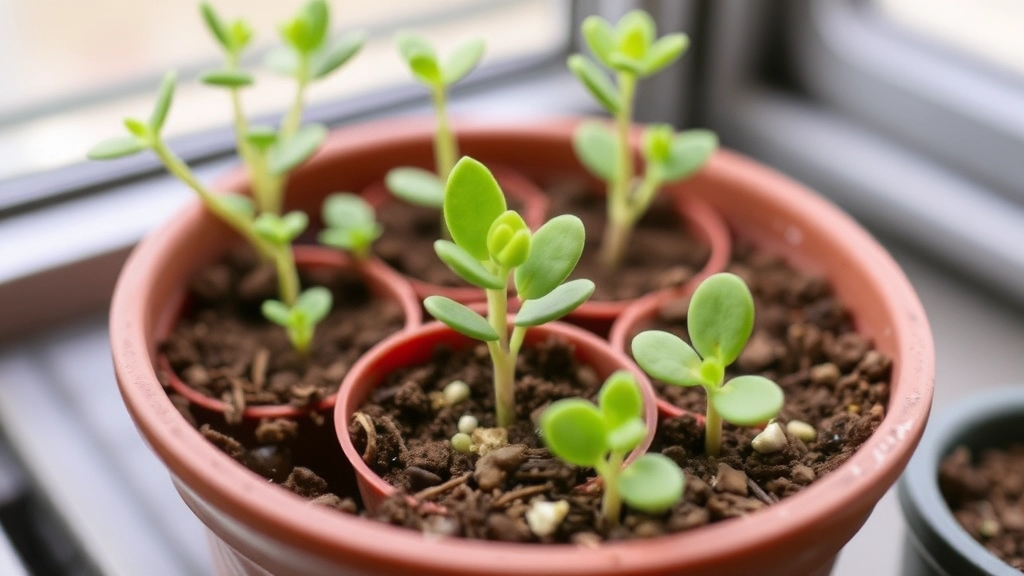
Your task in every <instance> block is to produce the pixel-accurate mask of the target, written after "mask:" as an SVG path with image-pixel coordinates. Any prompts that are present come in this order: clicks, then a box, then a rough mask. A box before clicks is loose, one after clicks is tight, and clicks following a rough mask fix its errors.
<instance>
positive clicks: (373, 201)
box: [362, 165, 549, 304]
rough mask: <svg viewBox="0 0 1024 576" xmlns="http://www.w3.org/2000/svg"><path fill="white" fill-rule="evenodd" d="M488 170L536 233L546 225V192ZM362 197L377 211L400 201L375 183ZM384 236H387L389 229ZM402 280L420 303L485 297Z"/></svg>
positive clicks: (514, 175)
mask: <svg viewBox="0 0 1024 576" xmlns="http://www.w3.org/2000/svg"><path fill="white" fill-rule="evenodd" d="M488 168H489V169H490V170H491V172H492V173H493V174H494V177H495V178H496V179H497V180H498V184H499V185H501V189H502V190H503V191H504V192H505V197H506V198H508V199H509V200H512V199H515V200H516V201H518V203H519V204H520V206H521V207H520V209H519V213H520V215H521V216H522V217H523V220H525V221H526V224H527V226H529V227H530V228H531V229H533V230H536V229H537V228H539V227H540V226H541V225H542V224H544V221H545V219H546V216H547V213H548V204H549V202H548V197H547V196H546V195H545V194H544V192H542V191H541V190H540V189H539V188H537V186H536V185H535V184H534V183H533V182H531V181H530V180H528V179H527V178H525V177H523V175H521V174H519V173H518V172H516V171H515V170H511V169H509V168H506V167H504V166H493V165H492V166H489V167H488ZM362 195H363V197H364V198H366V201H367V202H369V203H370V205H372V206H373V207H374V208H375V209H377V210H378V211H380V210H387V209H388V208H387V207H388V206H389V205H392V204H393V203H397V202H401V200H398V199H397V198H395V197H394V196H393V195H392V194H391V192H389V191H388V189H387V188H386V187H385V186H384V183H383V182H376V183H374V184H373V185H372V186H370V187H369V188H367V189H366V190H365V191H364V192H363V194H362ZM384 233H385V234H387V230H385V231H384ZM403 278H405V280H406V281H407V282H408V283H409V284H410V285H411V286H412V288H413V290H414V291H415V292H416V296H418V297H419V298H420V300H422V299H424V298H426V297H427V296H433V295H435V294H436V295H439V296H446V297H448V298H451V299H452V300H455V301H456V302H461V303H463V304H472V303H474V302H482V301H483V300H484V299H485V298H486V296H485V294H484V291H483V290H482V289H480V288H476V287H473V286H468V285H466V286H440V285H437V284H431V283H429V282H425V281H423V280H420V279H418V278H415V277H412V276H409V275H403Z"/></svg>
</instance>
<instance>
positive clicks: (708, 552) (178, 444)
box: [110, 118, 934, 575]
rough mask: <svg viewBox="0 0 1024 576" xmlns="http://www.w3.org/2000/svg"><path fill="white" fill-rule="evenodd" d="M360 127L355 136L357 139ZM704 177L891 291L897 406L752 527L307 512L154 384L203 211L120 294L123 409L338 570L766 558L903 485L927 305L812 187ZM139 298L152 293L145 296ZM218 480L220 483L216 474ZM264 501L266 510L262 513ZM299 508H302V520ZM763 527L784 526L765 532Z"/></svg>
mask: <svg viewBox="0 0 1024 576" xmlns="http://www.w3.org/2000/svg"><path fill="white" fill-rule="evenodd" d="M581 120H582V119H581V118H560V119H554V120H552V121H548V122H542V123H536V124H531V123H526V124H516V125H495V124H493V123H479V124H468V123H467V124H462V125H460V126H459V136H460V142H461V143H462V145H463V149H464V150H472V149H473V148H474V146H483V145H488V144H495V143H498V142H500V143H501V144H502V145H503V146H505V147H513V148H512V149H513V150H514V152H515V154H530V153H531V151H530V150H529V147H534V148H538V147H539V144H541V143H546V144H547V145H549V146H551V145H558V146H561V147H564V145H565V143H566V142H568V141H570V139H571V134H572V129H573V127H574V126H575V125H576V124H577V123H579V122H580V121H581ZM356 130H358V137H356V136H355V135H354V134H353V132H354V131H356ZM431 135H432V122H431V121H430V120H429V119H423V120H422V121H419V122H410V121H409V120H408V119H392V120H388V121H383V122H380V123H374V124H365V125H361V126H360V127H359V128H358V129H349V130H347V131H345V132H342V133H341V134H336V135H335V137H334V138H331V139H330V140H329V142H328V143H327V144H326V145H325V147H324V148H323V149H322V150H321V151H320V152H319V153H318V154H317V155H316V156H315V157H314V158H313V159H312V160H311V161H310V163H322V164H326V163H330V162H332V159H333V158H334V157H336V156H338V155H344V154H351V153H355V152H356V151H363V152H367V153H369V152H374V153H383V152H385V151H386V150H387V149H388V148H389V147H390V146H393V145H394V143H395V139H399V140H404V141H405V142H406V143H408V142H409V141H410V140H415V141H417V142H419V141H422V142H424V143H425V142H429V141H430V138H431ZM515 147H519V148H515ZM537 161H538V162H541V161H543V159H539V160H537ZM704 170H705V174H706V175H707V177H710V178H719V179H724V180H727V181H729V182H731V183H733V184H737V185H743V186H744V187H745V188H747V189H749V190H750V194H757V195H770V196H771V197H772V198H773V201H774V202H777V203H778V204H781V205H783V206H784V207H787V208H789V209H792V210H797V209H800V210H803V209H811V210H815V211H818V212H819V213H821V214H822V216H823V217H824V218H823V220H824V221H820V222H817V223H816V224H815V226H822V227H827V228H828V229H829V230H830V231H831V234H833V235H836V236H837V237H840V238H844V239H845V240H844V241H848V242H856V243H857V245H858V248H857V249H856V250H851V253H850V254H849V255H848V256H849V259H850V261H851V262H852V263H855V264H857V265H858V268H859V269H861V270H862V271H864V273H865V274H868V275H869V276H870V277H872V278H874V281H873V282H874V283H875V284H877V285H879V286H884V287H885V290H884V295H885V299H884V300H883V301H881V302H880V305H881V306H883V307H884V308H885V310H886V315H887V318H891V320H892V323H893V327H892V328H893V333H894V342H895V344H894V345H895V346H896V349H897V350H898V352H899V354H898V356H899V358H900V359H901V361H900V362H899V363H898V365H896V366H894V371H893V381H894V382H901V383H902V384H903V385H902V386H900V388H899V394H898V395H894V396H893V397H892V398H891V399H890V404H889V406H890V409H889V411H888V412H887V414H886V416H885V418H884V419H883V421H882V423H881V424H880V425H879V427H878V429H877V430H876V431H875V433H874V434H873V435H872V436H871V438H869V439H868V441H867V442H865V444H864V445H863V446H862V447H861V449H860V450H858V451H857V452H856V453H855V454H854V455H853V456H852V457H851V458H850V460H848V461H847V462H846V463H844V464H843V465H842V466H840V467H839V468H838V469H837V470H835V471H834V472H832V473H830V474H829V475H828V476H825V477H823V478H821V479H820V480H818V481H817V482H815V483H814V484H813V485H812V486H810V487H809V488H808V489H806V490H804V491H802V492H801V493H799V494H796V495H794V496H792V497H791V498H788V499H787V500H786V501H785V502H783V503H780V504H776V505H773V506H770V507H768V508H766V509H764V510H762V511H759V512H757V513H754V514H752V515H750V516H748V517H746V518H742V519H736V520H732V521H729V522H722V523H718V524H715V525H711V526H706V527H703V528H701V529H699V530H693V531H689V532H686V533H683V534H679V535H674V536H671V537H661V538H653V539H650V540H644V541H634V542H629V543H612V544H608V545H605V546H602V547H601V548H598V549H581V548H579V547H575V546H568V545H567V546H536V545H524V544H494V543H482V542H474V541H466V540H450V541H449V540H445V541H431V542H429V543H427V541H426V540H425V539H424V538H423V537H422V536H421V535H419V534H418V533H415V532H412V531H408V530H405V529H401V528H397V527H392V526H385V525H381V524H378V523H373V522H371V521H368V520H365V519H361V518H354V517H351V516H347V515H344V514H339V513H337V512H336V511H333V510H327V509H324V510H320V509H310V508H309V507H307V506H306V502H305V501H303V500H301V499H300V498H299V497H298V496H295V495H292V494H290V493H288V492H287V491H285V490H280V489H278V488H277V487H273V486H268V485H267V484H266V482H264V481H263V480H262V479H260V478H259V477H257V476H256V475H255V474H252V473H251V472H249V471H247V470H245V469H243V468H242V467H241V466H239V465H237V464H235V463H234V462H231V461H229V460H228V458H227V457H225V456H224V455H223V454H221V453H220V452H218V451H217V449H216V448H215V447H213V446H212V445H210V444H209V443H208V442H206V440H204V439H203V438H202V436H201V435H200V434H199V433H198V431H196V430H195V429H193V428H192V427H191V426H189V425H188V424H187V423H186V422H185V421H184V419H183V418H182V417H181V415H180V414H179V413H178V412H177V410H175V409H174V407H173V405H172V404H171V402H170V400H169V399H168V398H167V395H166V393H165V392H164V390H163V388H162V387H161V386H160V384H159V382H158V381H157V378H156V374H155V372H154V369H153V363H152V361H151V356H150V350H151V349H150V348H149V346H150V345H151V340H152V330H151V326H150V325H149V324H150V322H148V319H147V315H148V314H150V311H149V310H150V305H149V303H148V302H147V301H146V298H145V295H146V294H147V293H148V292H150V291H151V290H152V287H153V286H154V284H155V283H156V282H158V281H159V280H160V279H161V274H160V270H159V264H158V263H159V262H161V261H163V260H164V259H165V258H168V257H169V256H170V255H171V254H173V253H174V250H173V248H174V246H175V245H176V244H178V243H179V242H181V240H182V238H183V237H185V236H186V235H187V234H189V233H190V232H191V231H192V230H193V229H194V228H195V227H196V226H197V225H198V224H199V223H200V221H201V220H202V219H203V218H204V211H203V208H202V206H201V205H200V204H199V203H198V202H193V203H192V205H191V206H189V207H188V208H187V209H186V210H185V211H184V212H183V213H182V214H181V215H180V217H179V218H176V219H175V220H173V221H172V222H170V223H169V224H167V225H166V226H165V227H164V228H162V229H161V230H160V231H159V232H158V233H156V234H153V235H151V236H149V237H148V238H147V239H146V240H144V241H143V242H142V243H141V244H140V245H139V246H138V247H137V248H136V250H135V251H134V253H133V254H132V255H131V257H130V258H129V260H128V262H127V263H126V265H125V267H124V269H123V271H122V275H121V278H120V280H119V282H118V285H117V288H116V289H115V294H114V298H113V301H112V305H111V316H110V318H111V347H112V352H113V356H114V363H115V369H116V372H117V375H118V382H119V386H120V388H121V392H122V395H123V397H124V400H125V404H126V406H127V408H128V410H129V412H130V413H131V415H132V417H133V420H134V421H135V423H136V425H137V426H138V428H139V430H140V431H141V433H142V434H143V436H144V437H145V438H146V440H147V441H148V442H149V443H150V445H151V446H152V447H153V449H154V450H155V451H156V452H157V453H158V454H159V456H160V458H161V459H162V460H163V461H164V463H165V465H166V466H167V467H168V468H169V470H170V472H171V473H172V475H173V476H175V477H177V479H178V480H179V481H180V482H183V483H184V484H186V485H188V486H189V487H190V489H191V490H192V491H194V492H195V493H196V494H197V495H198V496H200V497H202V498H204V499H207V500H208V501H210V502H216V503H217V505H218V507H219V510H220V511H221V512H222V513H224V514H225V515H227V516H228V517H229V518H231V519H232V520H233V521H234V522H239V523H243V524H245V525H247V526H249V527H251V529H252V530H254V531H256V532H257V533H260V534H262V535H263V536H265V537H273V538H275V539H277V540H278V541H280V542H281V543H282V544H284V545H287V546H290V547H292V548H294V549H296V550H301V551H304V552H305V553H307V554H310V555H314V556H317V557H320V558H324V559H329V560H331V561H334V562H337V563H346V564H349V565H353V566H367V567H368V566H372V565H374V564H375V563H378V562H387V563H389V564H392V565H398V566H402V567H406V568H408V569H410V570H417V571H419V572H421V573H424V574H426V573H430V574H468V573H472V572H473V571H477V572H484V573H492V574H512V573H521V572H529V571H534V572H545V571H550V570H551V567H552V565H553V564H558V565H561V566H565V567H566V573H575V574H588V575H598V574H621V573H630V574H653V573H665V572H667V571H669V570H672V571H680V570H684V569H686V568H693V567H695V566H699V565H701V564H702V563H707V562H722V561H723V558H730V557H733V556H736V555H738V554H740V552H741V551H748V552H749V551H753V552H754V553H760V554H769V553H770V552H771V550H772V548H773V547H774V546H775V545H778V544H779V543H781V542H785V541H786V540H787V539H790V538H792V537H793V534H794V533H796V532H798V531H800V530H808V529H813V527H814V526H816V525H819V524H827V523H828V522H831V521H837V519H838V518H841V517H846V516H849V515H853V514H856V515H857V516H858V517H859V516H860V514H862V513H861V512H857V511H856V508H857V506H856V503H857V500H858V499H861V498H869V497H870V498H871V499H872V500H871V501H872V502H875V501H877V500H878V499H879V498H881V496H882V495H883V494H884V493H885V492H886V490H887V488H888V487H889V486H891V484H892V483H894V482H895V480H896V478H897V476H898V474H899V472H900V471H901V470H902V468H903V466H904V465H905V464H906V461H907V460H908V459H909V457H910V454H911V452H912V450H913V447H914V446H915V445H916V443H917V441H918V439H919V438H920V436H921V434H922V432H923V430H924V425H925V422H926V420H927V415H928V410H929V407H930V404H931V394H932V388H933V382H934V349H933V342H932V338H931V332H930V328H929V325H928V321H927V318H926V316H925V313H924V309H923V306H922V305H921V302H920V301H919V300H918V298H917V296H916V294H915V293H914V291H913V288H912V287H911V285H910V283H909V281H908V280H907V278H906V277H905V276H904V274H903V272H902V271H901V270H900V269H899V267H898V266H897V264H896V263H895V261H894V260H893V259H892V258H891V257H890V256H889V255H888V253H887V252H886V251H885V250H884V249H883V248H882V247H881V245H879V244H878V243H877V242H876V241H875V240H874V239H873V238H871V237H870V236H869V235H868V234H867V232H866V231H864V230H863V229H862V228H861V227H860V226H859V225H857V224H856V223H855V222H854V220H853V219H852V218H850V217H849V216H847V215H845V214H843V213H842V212H841V211H839V210H838V209H837V208H836V207H834V206H833V205H832V204H831V203H829V202H828V201H826V200H825V199H823V198H821V197H819V196H817V195H815V194H814V193H812V192H811V191H809V190H808V189H806V188H804V187H803V186H802V185H800V184H798V183H796V182H794V181H792V180H790V179H789V178H787V177H785V176H783V175H781V174H779V173H777V172H775V171H774V170H772V169H769V168H767V167H764V166H761V165H760V164H758V163H756V162H753V161H751V160H748V159H746V158H744V157H742V156H740V155H738V154H735V153H733V152H729V151H726V150H720V151H718V152H716V154H715V156H714V157H713V158H712V160H711V161H710V162H709V164H708V166H706V167H705V169H704ZM241 182H244V175H241V174H239V173H235V174H234V175H233V176H231V177H229V178H227V179H225V180H224V181H222V183H226V184H227V185H228V186H231V185H234V186H235V187H238V186H239V183H241ZM221 187H222V188H223V187H224V186H221ZM139 294H142V296H143V297H142V298H138V295H139ZM211 471H216V472H218V473H220V475H219V476H218V475H215V476H211V474H210V473H211ZM257 502H259V503H261V504H262V505H259V506H257V505H256V504H257ZM299 510H302V511H303V512H302V513H301V514H296V512H297V511H299ZM851 510H853V511H852V512H851ZM759 526H760V527H762V528H763V527H764V526H776V529H774V530H772V531H768V532H766V531H764V530H763V529H758V527H759ZM809 553H811V552H809Z"/></svg>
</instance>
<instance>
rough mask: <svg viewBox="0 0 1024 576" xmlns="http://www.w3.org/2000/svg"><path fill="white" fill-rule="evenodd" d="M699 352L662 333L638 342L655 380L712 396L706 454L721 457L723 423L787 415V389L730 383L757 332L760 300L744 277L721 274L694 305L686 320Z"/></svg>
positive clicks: (756, 380)
mask: <svg viewBox="0 0 1024 576" xmlns="http://www.w3.org/2000/svg"><path fill="white" fill-rule="evenodd" d="M686 326H687V330H688V331H689V333H690V340H691V341H692V342H693V347H691V346H690V345H689V344H687V343H686V342H684V341H683V340H682V339H681V338H679V337H678V336H675V335H674V334H669V333H668V332H663V331H661V330H648V331H646V332H641V333H640V334H637V335H636V337H635V338H633V343H632V348H633V358H635V359H636V362H637V364H639V365H640V367H641V368H643V370H644V372H646V373H647V374H648V375H650V376H651V377H652V378H657V379H658V380H661V381H663V382H667V383H669V384H673V385H675V386H703V387H704V390H705V391H706V392H707V396H708V402H707V404H708V407H707V414H706V415H705V420H704V449H705V451H706V452H707V453H708V455H711V456H717V455H718V453H719V451H720V449H721V444H722V421H723V420H725V421H726V422H729V423H731V424H735V425H737V426H754V425H757V424H761V423H764V422H767V421H768V420H770V419H771V418H774V417H775V415H776V414H778V413H779V410H781V409H782V401H783V397H782V389H781V388H779V386H778V384H776V383H775V382H772V381H771V380H769V379H767V378H764V377H762V376H737V377H735V378H732V379H730V380H729V381H728V382H724V383H723V381H724V380H725V369H726V367H728V366H729V365H730V364H732V363H733V362H735V361H736V358H738V357H739V355H740V352H742V351H743V347H744V346H746V344H747V340H749V339H750V334H751V332H752V331H753V328H754V299H753V297H752V296H751V295H750V289H749V288H747V285H746V283H745V282H743V280H742V279H740V277H739V276H736V275H734V274H728V273H720V274H715V275H713V276H710V277H709V278H708V279H707V280H704V282H702V283H701V284H700V286H698V287H697V290H695V291H694V293H693V297H692V298H691V299H690V307H689V312H688V313H687V317H686Z"/></svg>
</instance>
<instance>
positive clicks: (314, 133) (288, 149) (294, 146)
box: [267, 124, 327, 176]
mask: <svg viewBox="0 0 1024 576" xmlns="http://www.w3.org/2000/svg"><path fill="white" fill-rule="evenodd" d="M325 138H327V128H326V127H324V126H323V125H321V124H307V125H305V126H303V127H302V128H299V129H298V131H296V132H295V134H294V135H293V136H292V137H291V138H288V139H287V140H283V141H281V140H279V141H277V142H275V143H274V145H273V146H271V147H270V150H269V151H268V152H267V167H268V168H269V169H270V173H271V174H273V175H275V176H281V175H283V174H285V173H287V172H289V171H291V170H292V169H294V168H296V167H297V166H299V165H300V164H302V163H303V162H305V161H306V160H308V159H309V157H310V156H312V155H313V153H315V152H316V151H317V149H318V148H320V145H321V144H323V141H324V139H325Z"/></svg>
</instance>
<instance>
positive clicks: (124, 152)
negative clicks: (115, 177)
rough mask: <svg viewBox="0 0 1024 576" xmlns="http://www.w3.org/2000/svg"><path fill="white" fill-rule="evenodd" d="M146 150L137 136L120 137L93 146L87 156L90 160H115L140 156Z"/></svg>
mask: <svg viewBox="0 0 1024 576" xmlns="http://www.w3.org/2000/svg"><path fill="white" fill-rule="evenodd" d="M146 148H147V146H146V145H145V144H144V143H143V142H140V141H139V139H138V138H136V137H135V136H119V137H117V138H111V139H109V140H104V141H103V142H100V143H99V144H97V145H95V146H93V147H92V148H90V149H89V152H88V153H86V156H87V157H88V158H89V159H90V160H113V159H114V158H121V157H124V156H131V155H132V154H138V153H139V152H142V151H143V150H145V149H146Z"/></svg>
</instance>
